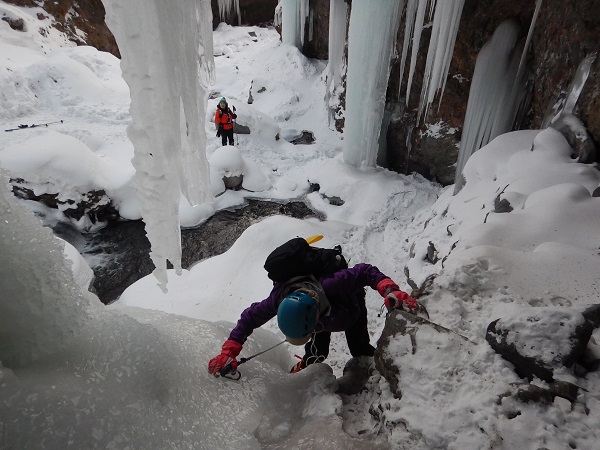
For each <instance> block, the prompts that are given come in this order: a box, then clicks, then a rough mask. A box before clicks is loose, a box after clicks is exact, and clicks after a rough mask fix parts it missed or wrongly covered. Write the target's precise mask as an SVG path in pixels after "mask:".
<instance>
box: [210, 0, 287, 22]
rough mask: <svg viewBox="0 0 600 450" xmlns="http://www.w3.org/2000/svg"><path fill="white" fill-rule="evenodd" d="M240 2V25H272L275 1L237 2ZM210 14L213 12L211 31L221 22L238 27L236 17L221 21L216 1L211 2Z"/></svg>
mask: <svg viewBox="0 0 600 450" xmlns="http://www.w3.org/2000/svg"><path fill="white" fill-rule="evenodd" d="M239 2H240V14H241V16H242V18H241V24H242V25H262V26H266V25H272V24H273V18H274V17H275V7H276V6H277V3H278V2H277V0H239ZM211 6H212V12H213V29H214V28H217V26H218V25H219V24H220V23H221V22H225V23H227V24H229V25H238V23H239V22H238V18H237V17H236V16H228V17H225V18H224V19H225V20H221V17H220V15H219V3H218V1H217V0H211Z"/></svg>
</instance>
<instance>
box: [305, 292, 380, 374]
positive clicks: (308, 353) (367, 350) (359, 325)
mask: <svg viewBox="0 0 600 450" xmlns="http://www.w3.org/2000/svg"><path fill="white" fill-rule="evenodd" d="M359 308H360V314H359V316H358V319H357V320H356V322H354V324H353V325H352V326H351V327H350V328H348V329H347V330H346V331H345V332H344V333H345V334H346V342H347V343H348V349H349V350H350V354H351V355H352V356H354V357H358V356H373V355H374V354H375V347H373V346H372V345H371V343H370V340H371V339H370V336H369V330H368V328H367V307H366V306H365V297H364V294H363V296H362V297H361V299H360V302H359ZM330 342H331V333H330V332H328V331H322V332H320V333H316V334H314V335H313V339H312V340H310V341H309V342H307V343H306V344H305V345H304V357H303V358H302V368H304V367H306V366H309V365H311V364H313V363H316V362H323V361H325V359H326V358H327V356H328V355H329V343H330Z"/></svg>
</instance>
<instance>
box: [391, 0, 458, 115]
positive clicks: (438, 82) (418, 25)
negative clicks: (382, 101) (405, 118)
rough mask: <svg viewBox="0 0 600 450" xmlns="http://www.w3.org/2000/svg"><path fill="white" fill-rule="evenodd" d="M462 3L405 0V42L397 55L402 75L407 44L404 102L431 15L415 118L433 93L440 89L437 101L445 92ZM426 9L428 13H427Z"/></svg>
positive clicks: (426, 106)
mask: <svg viewBox="0 0 600 450" xmlns="http://www.w3.org/2000/svg"><path fill="white" fill-rule="evenodd" d="M464 3H465V1H464V0H444V1H440V2H436V0H408V2H407V5H406V15H405V16H406V21H405V26H404V44H403V46H402V56H401V59H400V76H401V77H403V76H404V69H405V66H406V60H407V57H408V52H409V48H410V51H411V57H410V66H409V70H408V80H407V83H406V99H405V103H406V104H408V101H409V99H410V91H411V88H412V81H413V76H414V72H415V67H416V63H417V55H418V53H419V44H420V42H421V33H422V31H423V27H424V23H425V18H426V17H428V20H431V18H432V17H433V23H432V27H431V39H430V41H429V49H428V50H427V62H426V64H425V75H424V77H423V86H422V89H421V97H420V101H419V110H418V120H420V119H421V117H423V115H427V112H428V110H429V106H430V105H431V103H433V100H434V99H435V96H436V94H437V93H438V92H440V91H441V92H440V93H439V98H440V101H441V98H442V96H443V94H444V88H445V86H446V74H447V73H448V68H449V67H450V61H451V59H452V53H453V51H454V43H455V42H456V35H457V33H458V25H459V23H460V17H461V15H462V10H463V6H464ZM427 10H429V14H427ZM398 94H400V92H399V93H398Z"/></svg>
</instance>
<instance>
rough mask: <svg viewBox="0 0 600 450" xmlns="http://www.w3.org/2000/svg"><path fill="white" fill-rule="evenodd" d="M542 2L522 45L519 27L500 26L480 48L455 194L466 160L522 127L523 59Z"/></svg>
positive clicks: (508, 23) (512, 24)
mask: <svg viewBox="0 0 600 450" xmlns="http://www.w3.org/2000/svg"><path fill="white" fill-rule="evenodd" d="M541 4H542V0H537V3H536V8H535V12H534V15H533V19H532V21H531V24H530V26H529V32H528V34H527V39H526V41H525V43H521V44H518V43H517V39H518V36H519V26H518V24H516V23H515V22H513V21H506V22H503V23H501V24H500V25H499V26H498V28H497V29H496V31H494V34H493V36H492V38H491V39H490V40H489V41H488V42H487V43H486V44H485V45H484V46H483V47H482V48H481V50H480V52H479V55H477V61H476V63H475V70H474V72H473V79H472V80H471V89H470V90H469V101H468V103H467V112H466V114H465V121H464V124H463V132H462V140H461V142H460V150H459V152H458V161H457V164H456V174H455V178H454V182H455V184H454V193H455V194H456V193H458V192H459V191H460V190H461V189H462V187H463V186H464V179H463V176H462V171H463V168H464V167H465V164H466V163H467V160H468V159H469V157H470V156H471V155H472V154H473V153H474V152H475V151H477V150H479V149H480V148H481V147H483V146H484V145H486V144H487V143H488V142H490V141H491V140H492V139H494V138H495V137H497V136H499V135H501V134H503V133H507V132H509V131H511V130H512V129H514V128H515V125H517V127H518V124H519V123H521V121H522V119H523V117H524V115H525V113H526V111H525V110H526V105H527V103H528V97H527V71H526V67H525V58H526V55H527V50H528V46H529V43H530V42H531V36H532V33H533V29H534V27H535V21H536V19H537V16H538V13H539V10H540V7H541Z"/></svg>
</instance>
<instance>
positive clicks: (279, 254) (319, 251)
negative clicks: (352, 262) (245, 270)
mask: <svg viewBox="0 0 600 450" xmlns="http://www.w3.org/2000/svg"><path fill="white" fill-rule="evenodd" d="M347 268H348V262H347V261H346V258H344V255H342V247H340V246H339V245H336V246H335V247H334V248H332V249H328V248H319V247H311V246H310V245H309V244H308V242H306V239H303V238H300V237H298V238H294V239H291V240H289V241H287V242H286V243H285V244H283V245H280V246H279V247H277V248H276V249H275V250H273V251H272V252H271V254H270V255H269V256H267V260H266V261H265V270H266V271H267V274H268V276H269V278H270V279H271V280H273V281H274V282H281V281H286V280H289V279H290V278H294V277H297V276H301V275H314V276H315V277H320V276H325V275H331V274H333V273H335V272H337V271H338V270H342V269H347Z"/></svg>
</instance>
